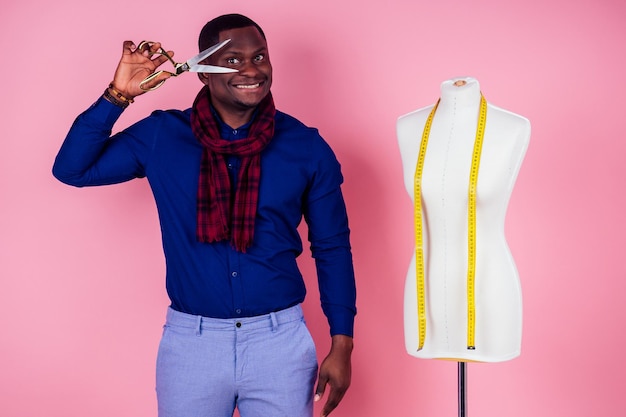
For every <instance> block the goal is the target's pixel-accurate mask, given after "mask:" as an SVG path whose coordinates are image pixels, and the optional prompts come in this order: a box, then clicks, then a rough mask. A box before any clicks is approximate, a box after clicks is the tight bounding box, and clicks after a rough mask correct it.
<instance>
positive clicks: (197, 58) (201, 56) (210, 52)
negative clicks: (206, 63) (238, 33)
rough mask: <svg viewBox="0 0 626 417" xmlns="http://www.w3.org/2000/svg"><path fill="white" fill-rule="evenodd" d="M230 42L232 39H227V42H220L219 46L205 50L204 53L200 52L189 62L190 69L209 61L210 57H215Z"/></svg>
mask: <svg viewBox="0 0 626 417" xmlns="http://www.w3.org/2000/svg"><path fill="white" fill-rule="evenodd" d="M228 42H230V39H226V40H225V41H223V42H220V43H218V44H217V45H213V46H212V47H210V48H208V49H205V50H204V51H202V52H200V53H199V54H198V55H196V56H194V57H193V58H190V59H189V60H187V65H188V66H189V67H193V66H194V65H196V64H197V63H198V62H200V61H203V60H205V59H207V58H208V57H209V56H211V55H213V54H214V53H215V52H216V51H218V50H219V49H220V48H221V47H223V46H224V45H226V44H227V43H228Z"/></svg>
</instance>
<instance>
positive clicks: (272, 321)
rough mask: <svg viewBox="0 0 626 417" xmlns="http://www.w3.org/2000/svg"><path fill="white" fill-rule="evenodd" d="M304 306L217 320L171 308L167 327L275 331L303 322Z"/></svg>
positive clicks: (167, 318) (198, 330) (198, 329)
mask: <svg viewBox="0 0 626 417" xmlns="http://www.w3.org/2000/svg"><path fill="white" fill-rule="evenodd" d="M302 318H303V312H302V306H301V305H300V304H297V305H295V306H293V307H289V308H286V309H284V310H280V311H276V312H272V313H269V314H264V315H261V316H253V317H242V318H229V319H216V318H213V317H204V316H197V315H193V314H187V313H182V312H180V311H176V310H174V309H173V308H171V307H169V308H168V309H167V316H166V325H170V326H179V327H185V328H195V329H196V331H197V332H201V331H202V330H223V331H244V330H255V329H264V328H269V329H271V330H272V331H273V330H275V329H276V328H277V327H278V326H280V325H281V324H285V323H289V322H292V321H296V320H302Z"/></svg>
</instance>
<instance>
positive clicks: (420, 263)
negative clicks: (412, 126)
mask: <svg viewBox="0 0 626 417" xmlns="http://www.w3.org/2000/svg"><path fill="white" fill-rule="evenodd" d="M439 101H440V100H437V103H436V104H435V106H434V107H433V109H432V110H431V111H430V114H429V115H428V119H426V124H425V125H424V132H423V133H422V142H421V144H420V150H419V155H418V158H417V167H416V168H415V176H414V181H413V184H414V200H415V261H416V264H415V275H416V277H415V278H416V284H417V285H416V288H417V318H418V320H417V321H418V335H419V345H418V348H417V350H418V351H419V350H421V349H422V348H423V347H424V341H425V340H426V301H425V299H426V296H425V293H426V290H425V287H426V285H425V275H426V274H425V271H424V240H423V227H422V174H423V171H424V159H425V158H426V148H427V146H428V137H429V136H430V129H431V127H432V123H433V118H434V117H435V112H436V111H437V107H438V106H439ZM486 124H487V101H486V100H485V98H484V97H483V95H482V94H481V95H480V112H479V115H478V125H477V126H476V139H475V141H474V151H473V154H472V167H471V169H470V176H469V177H470V179H469V190H468V208H467V218H468V227H467V248H468V256H467V348H468V349H470V350H473V349H475V348H476V347H475V344H474V339H475V331H476V300H475V298H474V289H475V288H474V282H475V275H476V188H477V184H478V168H479V166H480V154H481V152H482V147H483V138H484V136H485V125H486Z"/></svg>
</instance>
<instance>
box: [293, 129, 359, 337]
mask: <svg viewBox="0 0 626 417" xmlns="http://www.w3.org/2000/svg"><path fill="white" fill-rule="evenodd" d="M318 151H319V152H315V154H316V155H319V157H318V158H315V159H314V160H313V163H314V164H315V166H314V167H313V172H314V175H313V179H312V182H311V184H310V187H309V192H308V194H307V199H306V203H305V208H304V218H305V220H306V222H307V224H308V229H309V231H308V238H309V241H310V242H311V253H312V255H313V258H314V259H315V265H316V269H317V277H318V284H319V289H320V298H321V304H322V310H323V311H324V314H325V315H326V317H327V318H328V322H329V325H330V333H331V335H332V336H334V335H337V334H343V335H348V336H353V333H354V317H355V315H356V285H355V277H354V268H353V263H352V251H351V247H350V229H349V227H348V216H347V212H346V206H345V202H344V199H343V195H342V192H341V184H342V182H343V176H342V174H341V167H340V165H339V162H338V161H337V159H336V157H335V155H334V153H333V152H332V150H331V149H330V147H329V146H328V145H327V144H326V143H325V142H323V141H322V142H321V145H320V149H318Z"/></svg>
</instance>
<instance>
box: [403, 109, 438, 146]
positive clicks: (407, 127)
mask: <svg viewBox="0 0 626 417" xmlns="http://www.w3.org/2000/svg"><path fill="white" fill-rule="evenodd" d="M434 106H435V105H434V104H432V105H430V106H427V107H423V108H421V109H417V110H414V111H412V112H410V113H407V114H404V115H402V116H400V117H398V120H397V121H396V135H397V138H398V142H399V144H400V147H402V146H403V143H404V142H406V141H409V142H410V143H414V142H415V135H417V134H419V135H421V132H422V131H423V130H424V125H425V124H426V119H428V115H429V114H430V112H431V110H432V109H433V107H434Z"/></svg>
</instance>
